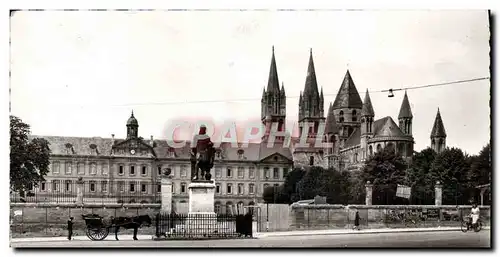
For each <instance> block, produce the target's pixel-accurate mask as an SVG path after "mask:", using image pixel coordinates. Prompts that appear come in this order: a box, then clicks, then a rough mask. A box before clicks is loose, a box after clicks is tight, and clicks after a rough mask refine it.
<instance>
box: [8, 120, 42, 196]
mask: <svg viewBox="0 0 500 257" xmlns="http://www.w3.org/2000/svg"><path fill="white" fill-rule="evenodd" d="M29 134H30V126H29V125H28V124H26V123H24V122H23V121H22V120H21V119H19V118H18V117H15V116H12V115H11V116H10V189H11V190H12V191H16V192H19V193H20V194H21V195H24V192H26V191H28V190H30V189H31V188H32V186H37V185H38V182H39V181H44V176H45V175H46V174H47V172H48V171H49V164H50V162H49V156H50V148H49V143H48V142H47V140H45V139H43V138H33V139H32V140H31V141H30V140H29V138H28V135H29Z"/></svg>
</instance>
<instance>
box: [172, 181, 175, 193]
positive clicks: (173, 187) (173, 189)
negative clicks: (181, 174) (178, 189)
mask: <svg viewBox="0 0 500 257" xmlns="http://www.w3.org/2000/svg"><path fill="white" fill-rule="evenodd" d="M172 193H175V183H174V182H172Z"/></svg>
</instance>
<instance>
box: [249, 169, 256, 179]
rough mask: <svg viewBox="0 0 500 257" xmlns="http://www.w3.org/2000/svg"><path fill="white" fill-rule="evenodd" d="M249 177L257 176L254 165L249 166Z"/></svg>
mask: <svg viewBox="0 0 500 257" xmlns="http://www.w3.org/2000/svg"><path fill="white" fill-rule="evenodd" d="M248 177H249V178H255V168H254V167H249V168H248Z"/></svg>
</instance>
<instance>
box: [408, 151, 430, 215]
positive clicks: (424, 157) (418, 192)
mask: <svg viewBox="0 0 500 257" xmlns="http://www.w3.org/2000/svg"><path fill="white" fill-rule="evenodd" d="M435 159H436V152H435V151H434V150H432V149H431V148H426V149H424V150H422V151H420V152H416V153H415V154H414V155H413V158H412V163H411V165H410V168H409V169H408V170H407V175H408V181H409V184H410V186H411V188H412V192H411V198H410V202H411V203H412V204H426V205H427V204H428V205H432V204H434V187H433V185H434V183H435V181H431V179H432V176H430V170H431V166H432V163H433V162H434V160H435Z"/></svg>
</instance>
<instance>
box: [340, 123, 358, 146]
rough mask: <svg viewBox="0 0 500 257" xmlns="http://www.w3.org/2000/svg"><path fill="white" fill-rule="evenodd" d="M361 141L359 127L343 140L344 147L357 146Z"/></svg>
mask: <svg viewBox="0 0 500 257" xmlns="http://www.w3.org/2000/svg"><path fill="white" fill-rule="evenodd" d="M360 143H361V129H359V128H356V129H354V131H353V132H352V134H351V136H350V137H349V138H348V139H347V140H346V141H345V143H344V148H349V147H353V146H357V145H359V144H360Z"/></svg>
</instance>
